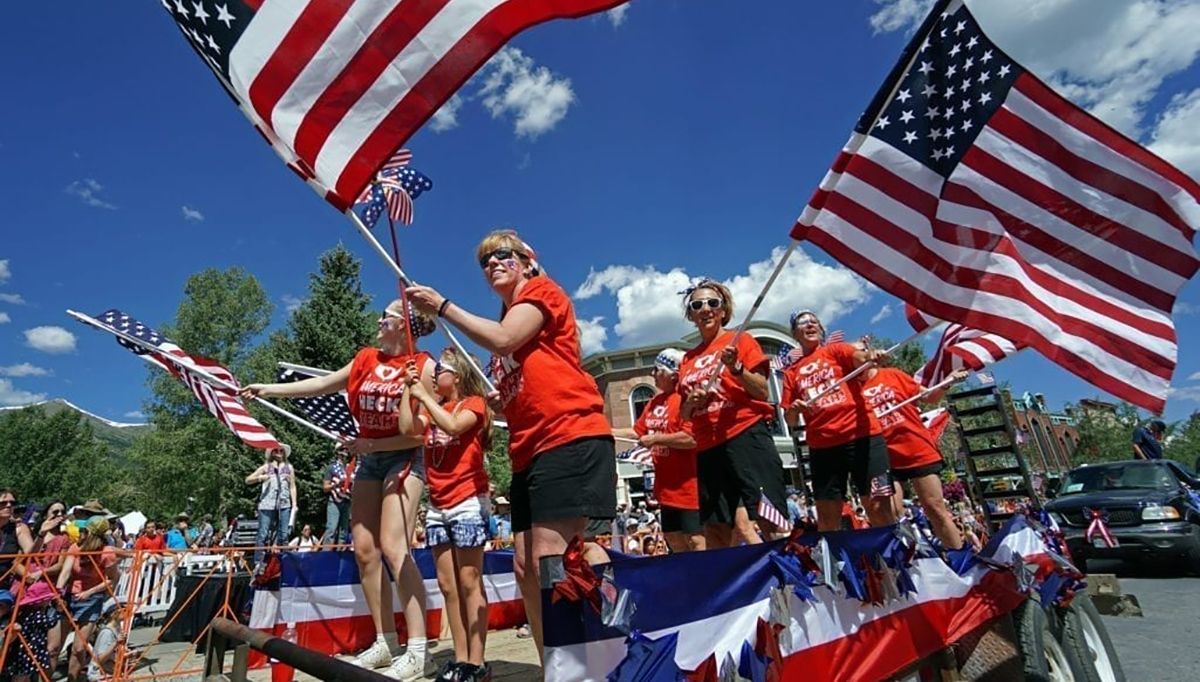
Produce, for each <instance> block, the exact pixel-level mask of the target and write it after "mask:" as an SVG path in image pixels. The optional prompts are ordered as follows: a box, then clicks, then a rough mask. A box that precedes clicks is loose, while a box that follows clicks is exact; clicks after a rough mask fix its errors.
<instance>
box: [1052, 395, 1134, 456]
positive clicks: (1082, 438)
mask: <svg viewBox="0 0 1200 682" xmlns="http://www.w3.org/2000/svg"><path fill="white" fill-rule="evenodd" d="M1068 411H1071V412H1073V413H1075V414H1078V415H1079V418H1078V419H1077V420H1076V423H1075V430H1076V431H1077V432H1078V433H1079V443H1078V444H1077V445H1076V446H1075V452H1073V453H1072V454H1071V463H1072V464H1073V465H1076V466H1078V465H1080V464H1088V463H1092V462H1115V461H1119V460H1123V459H1132V458H1133V446H1132V445H1131V443H1132V434H1133V430H1134V428H1136V427H1137V425H1138V411H1137V408H1136V407H1134V406H1133V405H1130V404H1129V403H1121V404H1120V405H1118V406H1117V408H1116V409H1115V410H1114V411H1112V412H1106V411H1097V410H1082V409H1079V407H1078V406H1074V408H1073V409H1071V410H1068Z"/></svg>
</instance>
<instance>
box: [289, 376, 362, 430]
mask: <svg viewBox="0 0 1200 682" xmlns="http://www.w3.org/2000/svg"><path fill="white" fill-rule="evenodd" d="M311 376H316V375H314V374H306V373H304V372H301V371H299V370H297V369H295V368H281V369H280V370H279V381H280V383H285V384H286V383H291V382H293V381H300V380H301V379H308V378H309V377H311ZM290 400H291V401H292V404H294V405H295V406H296V408H297V409H298V410H300V412H301V413H302V414H303V415H304V417H305V419H308V421H310V422H312V423H314V424H316V425H317V426H319V427H321V428H323V429H325V430H326V431H332V432H333V433H336V434H338V435H341V436H349V437H351V438H354V437H356V436H358V424H357V423H356V422H355V421H354V417H353V415H351V414H350V406H349V405H348V404H347V403H346V394H345V393H330V394H328V395H318V396H313V397H312V398H290Z"/></svg>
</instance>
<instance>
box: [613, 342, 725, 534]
mask: <svg viewBox="0 0 1200 682" xmlns="http://www.w3.org/2000/svg"><path fill="white" fill-rule="evenodd" d="M681 362H683V351H681V350H679V349H678V348H664V349H663V350H662V351H661V352H660V353H659V354H658V357H656V358H655V359H654V386H655V387H656V388H657V389H658V393H657V394H656V395H655V396H654V397H653V398H651V399H650V402H649V403H647V404H646V406H645V407H644V408H643V409H642V414H641V416H640V417H638V420H637V423H636V424H634V425H633V428H632V429H614V430H613V434H614V435H616V436H620V437H622V438H636V439H637V441H638V444H639V445H641V446H642V447H645V448H650V456H651V457H652V458H653V459H654V495H655V497H657V498H658V502H659V504H660V505H661V513H662V530H663V533H664V534H666V538H667V545H668V546H669V547H670V548H671V551H672V552H688V551H703V550H704V547H705V543H704V532H703V529H702V527H701V525H700V493H699V491H698V490H697V488H696V439H695V438H694V437H692V433H691V425H690V424H689V423H688V422H685V421H684V420H683V418H682V406H683V396H681V395H679V393H678V391H677V390H676V389H677V388H679V363H681Z"/></svg>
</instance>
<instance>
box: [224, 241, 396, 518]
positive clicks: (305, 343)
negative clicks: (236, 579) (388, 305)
mask: <svg viewBox="0 0 1200 682" xmlns="http://www.w3.org/2000/svg"><path fill="white" fill-rule="evenodd" d="M361 267H362V264H361V263H360V261H359V260H358V259H356V258H355V257H354V256H353V255H352V254H351V253H350V252H349V251H347V250H346V248H345V247H344V246H342V245H340V244H339V245H338V246H336V247H334V248H332V249H330V250H329V251H326V252H325V253H324V254H322V255H321V259H320V263H319V265H318V269H317V271H316V272H314V273H312V274H311V275H310V276H309V289H308V297H307V298H306V299H305V301H304V302H303V303H302V304H301V305H300V307H299V308H297V309H296V310H295V311H293V312H292V314H291V315H290V316H289V318H288V321H287V324H286V325H285V327H284V329H282V330H280V331H278V332H276V333H274V334H272V335H271V336H270V338H269V339H268V340H267V342H266V343H265V344H263V345H262V346H261V347H259V348H258V349H257V351H256V352H255V353H254V354H253V355H252V357H251V358H250V360H249V361H248V366H249V370H248V374H247V376H249V377H252V378H253V379H254V380H255V381H263V382H270V381H275V380H276V377H277V376H278V372H279V369H278V363H279V362H281V361H283V362H291V363H295V364H300V365H306V366H309V367H317V368H321V369H328V370H336V369H340V368H341V367H344V366H345V365H346V364H347V363H349V362H350V361H351V360H353V359H354V355H355V353H357V352H358V351H359V350H360V349H362V348H364V347H366V346H370V345H371V344H373V343H374V341H375V334H376V330H377V325H376V320H377V319H378V313H377V312H373V311H371V310H370V306H371V297H370V296H369V295H367V294H365V293H364V292H363V290H362V281H361V279H360V272H361ZM280 405H281V406H282V407H284V408H286V409H288V410H290V411H292V412H293V413H298V411H297V410H296V409H294V406H293V405H291V404H288V403H287V402H286V401H284V402H281V403H280ZM253 409H254V410H255V414H256V416H258V417H259V418H260V419H261V420H262V422H263V424H264V425H266V426H267V427H268V428H270V429H271V432H272V433H274V434H275V436H276V437H277V438H279V439H281V440H282V441H284V442H286V443H287V444H288V445H290V446H292V465H293V467H294V468H295V470H296V487H297V493H298V494H299V496H300V500H299V505H300V506H299V515H298V519H297V523H305V522H307V523H314V524H318V525H319V524H321V523H323V522H324V518H325V504H324V499H325V496H324V493H323V492H322V490H321V479H322V478H323V476H324V470H325V466H326V465H327V464H328V463H329V461H330V459H331V458H332V453H333V449H332V445H333V444H332V443H331V442H330V441H329V440H328V439H326V438H324V437H323V436H320V435H318V434H316V433H314V432H313V431H311V430H310V429H308V428H306V427H303V426H300V425H299V424H296V423H295V422H293V421H291V420H289V419H287V418H286V417H282V416H280V415H278V414H275V413H273V412H268V411H266V410H265V409H261V408H258V407H255V408H253ZM246 473H249V472H248V471H247V472H246ZM243 475H245V474H243Z"/></svg>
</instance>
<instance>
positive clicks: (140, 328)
mask: <svg viewBox="0 0 1200 682" xmlns="http://www.w3.org/2000/svg"><path fill="white" fill-rule="evenodd" d="M95 319H96V320H98V321H99V322H100V323H101V324H103V325H104V326H105V327H107V328H109V329H110V330H113V331H118V332H122V333H124V334H128V335H130V336H132V337H134V338H136V339H138V340H140V341H144V342H145V343H147V344H149V345H151V346H153V347H154V348H155V349H156V350H153V351H152V350H149V349H148V348H146V347H144V346H141V345H139V344H136V343H133V342H132V341H129V340H127V339H123V338H121V337H120V336H118V337H117V343H119V344H121V345H122V346H124V347H125V348H128V349H129V350H131V351H133V352H134V353H136V354H137V355H140V356H141V357H142V358H143V359H144V360H146V361H147V362H150V363H152V364H155V365H158V366H159V367H161V368H163V369H165V370H167V371H168V372H170V373H171V375H172V376H174V377H175V378H176V379H179V380H180V381H182V382H183V383H184V385H185V386H187V387H188V388H189V389H190V390H191V391H192V393H193V394H194V395H195V396H196V398H197V399H198V400H199V401H200V403H201V404H202V405H204V409H206V410H208V411H209V413H210V414H212V415H213V416H214V417H216V418H217V419H219V420H220V421H221V423H222V424H224V425H225V426H226V427H228V428H229V430H230V431H233V433H234V434H235V435H236V436H237V437H238V438H240V439H241V440H242V442H243V443H245V444H246V445H249V446H250V447H253V448H259V449H260V450H269V449H271V448H277V447H279V441H277V440H276V439H275V436H273V435H271V432H270V431H268V430H267V429H266V427H264V426H263V425H262V424H260V423H258V420H256V419H255V418H254V417H252V416H250V412H248V411H247V410H246V406H245V405H243V404H242V401H241V399H240V398H238V396H237V394H236V393H234V392H232V391H229V390H228V389H226V388H223V387H220V386H214V385H212V384H210V383H208V381H207V380H206V379H205V378H203V377H201V376H200V375H199V374H197V373H196V371H195V370H197V369H199V370H201V371H204V372H207V373H208V374H211V375H212V376H214V377H216V378H217V379H219V380H221V381H224V382H225V383H228V384H232V385H234V386H237V385H238V383H237V379H236V378H234V376H233V374H231V373H230V372H229V370H227V369H225V368H224V367H222V366H221V365H220V363H217V362H215V361H213V360H209V359H208V358H203V357H200V356H198V355H191V354H189V353H187V352H186V351H184V350H183V349H182V348H180V347H179V346H177V345H175V344H174V343H172V342H171V341H169V340H168V339H167V338H166V337H164V336H162V335H161V334H159V333H158V332H156V331H154V330H153V329H151V328H150V327H148V326H146V325H144V324H142V323H141V322H138V321H137V320H136V319H134V318H132V317H130V316H129V315H126V314H125V313H123V312H121V311H120V310H115V309H114V310H107V311H105V312H103V313H100V314H99V315H96V316H95Z"/></svg>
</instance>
